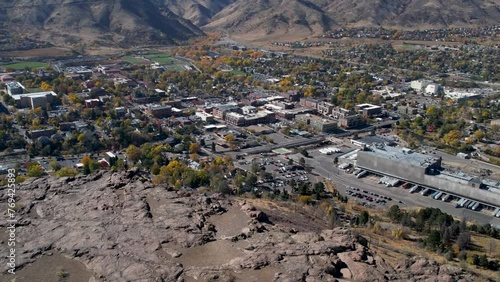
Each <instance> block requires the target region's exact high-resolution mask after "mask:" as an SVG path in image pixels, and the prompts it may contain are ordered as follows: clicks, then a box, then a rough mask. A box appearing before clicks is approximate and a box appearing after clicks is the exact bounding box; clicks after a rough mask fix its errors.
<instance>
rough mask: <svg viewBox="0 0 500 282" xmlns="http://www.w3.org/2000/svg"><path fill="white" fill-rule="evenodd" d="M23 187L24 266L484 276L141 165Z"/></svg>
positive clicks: (278, 276) (131, 272) (179, 277)
mask: <svg viewBox="0 0 500 282" xmlns="http://www.w3.org/2000/svg"><path fill="white" fill-rule="evenodd" d="M17 194H18V198H17V200H18V203H19V204H20V206H21V209H19V211H18V215H17V216H18V218H17V219H18V228H17V237H18V238H22V239H19V242H18V249H19V250H20V251H19V252H18V256H17V264H18V266H17V267H18V268H20V270H22V269H23V268H28V267H29V265H30V264H31V263H33V262H35V261H36V260H37V259H39V258H40V257H43V256H44V255H46V254H49V253H51V252H55V251H57V252H59V253H61V254H63V255H65V256H66V257H68V258H71V259H74V260H77V261H79V262H81V263H83V264H84V265H85V266H86V268H87V269H88V270H89V272H91V274H92V278H91V279H90V281H193V279H196V280H198V281H203V280H215V281H346V280H352V281H388V280H393V281H474V277H473V276H471V275H469V274H466V273H463V272H462V271H461V269H459V268H456V267H452V266H448V265H444V266H440V265H438V264H436V263H435V262H432V261H429V260H426V259H423V258H410V259H408V260H406V261H404V262H401V263H400V264H399V265H397V266H395V267H391V266H389V265H388V264H387V263H385V262H384V260H383V259H382V258H380V257H379V256H377V254H376V253H374V252H372V251H371V250H370V249H368V248H366V247H365V246H363V245H362V244H360V241H359V240H358V239H359V238H358V237H357V236H355V235H354V233H353V232H352V231H351V230H349V229H346V228H336V229H333V230H327V229H325V230H323V231H321V232H297V231H296V230H294V229H291V228H287V227H285V226H282V225H280V224H279V223H273V222H272V221H273V218H272V217H271V218H269V217H268V216H267V215H266V214H265V213H264V212H262V211H259V210H257V209H256V208H255V207H253V206H252V205H250V204H248V203H246V202H244V201H243V202H242V201H238V200H236V199H231V198H226V197H224V196H222V195H218V194H211V195H206V194H202V193H198V192H194V191H173V190H170V189H167V187H159V186H154V185H152V184H151V182H150V179H149V178H148V177H147V175H146V174H143V173H142V172H140V171H138V170H130V171H127V172H119V173H111V172H99V173H95V174H92V175H88V176H81V177H76V178H57V179H56V178H50V177H47V178H42V179H37V180H33V181H29V182H27V183H25V184H23V185H20V186H19V187H18V189H17ZM2 195H5V193H2ZM2 197H4V198H3V199H1V202H2V203H5V202H6V201H5V200H6V198H5V197H6V196H2ZM2 208H4V207H2ZM0 225H1V226H2V227H5V226H6V225H7V222H6V221H5V219H3V218H2V221H0ZM221 234H225V235H224V236H221ZM1 243H2V244H4V245H5V244H6V242H4V241H2V242H1ZM204 257H205V258H204ZM2 267H3V268H4V269H2V270H3V271H6V270H7V268H6V263H2Z"/></svg>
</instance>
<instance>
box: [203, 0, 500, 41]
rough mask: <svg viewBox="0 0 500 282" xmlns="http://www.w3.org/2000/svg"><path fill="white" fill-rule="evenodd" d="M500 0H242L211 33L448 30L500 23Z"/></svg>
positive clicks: (218, 18)
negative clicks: (349, 28)
mask: <svg viewBox="0 0 500 282" xmlns="http://www.w3.org/2000/svg"><path fill="white" fill-rule="evenodd" d="M499 3H500V2H499V1H498V0H464V1H455V0H439V1H438V0H423V1H422V0H403V1H399V0H354V1H352V0H334V1H329V0H290V1H286V0H256V1H245V0H239V1H237V2H235V3H232V4H231V5H228V6H227V7H226V8H225V9H223V10H222V11H221V12H219V13H217V14H215V15H214V16H213V17H212V22H211V23H209V24H207V25H205V26H204V28H206V29H216V30H228V31H230V32H232V33H249V34H251V33H259V34H261V35H267V36H268V35H286V34H293V33H301V34H302V33H304V34H310V35H318V34H322V33H324V32H325V31H327V30H330V29H333V28H336V27H339V26H380V25H381V26H384V27H396V28H408V29H418V28H429V27H432V28H444V27H453V26H475V25H492V24H498V23H500V20H499V19H500V5H499Z"/></svg>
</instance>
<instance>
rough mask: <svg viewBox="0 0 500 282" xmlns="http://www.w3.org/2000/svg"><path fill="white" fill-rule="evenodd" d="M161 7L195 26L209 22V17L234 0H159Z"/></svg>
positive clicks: (234, 0)
mask: <svg viewBox="0 0 500 282" xmlns="http://www.w3.org/2000/svg"><path fill="white" fill-rule="evenodd" d="M159 2H160V5H161V6H162V7H165V8H168V9H170V10H171V11H172V12H174V13H175V14H177V15H181V16H182V17H184V18H185V19H188V20H190V21H191V22H192V23H194V24H195V25H197V26H204V25H206V24H209V23H210V22H211V18H212V17H213V16H214V15H216V14H217V13H219V12H220V11H222V10H223V9H224V8H226V7H227V6H228V5H230V4H232V3H234V2H236V0H190V1H185V0H159Z"/></svg>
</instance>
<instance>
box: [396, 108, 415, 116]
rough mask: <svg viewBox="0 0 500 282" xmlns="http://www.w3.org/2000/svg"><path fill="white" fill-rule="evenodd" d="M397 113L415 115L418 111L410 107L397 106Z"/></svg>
mask: <svg viewBox="0 0 500 282" xmlns="http://www.w3.org/2000/svg"><path fill="white" fill-rule="evenodd" d="M398 113H400V114H402V115H416V114H417V113H418V109H417V108H413V107H410V106H398Z"/></svg>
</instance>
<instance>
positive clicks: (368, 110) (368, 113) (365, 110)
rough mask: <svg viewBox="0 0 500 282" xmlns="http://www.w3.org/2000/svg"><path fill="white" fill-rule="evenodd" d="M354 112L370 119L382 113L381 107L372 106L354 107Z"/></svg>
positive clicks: (360, 105)
mask: <svg viewBox="0 0 500 282" xmlns="http://www.w3.org/2000/svg"><path fill="white" fill-rule="evenodd" d="M355 109H356V111H357V112H358V113H360V114H362V115H363V116H365V117H372V116H375V115H379V114H381V113H382V107H381V106H376V105H372V104H359V105H357V106H356V107H355Z"/></svg>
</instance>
